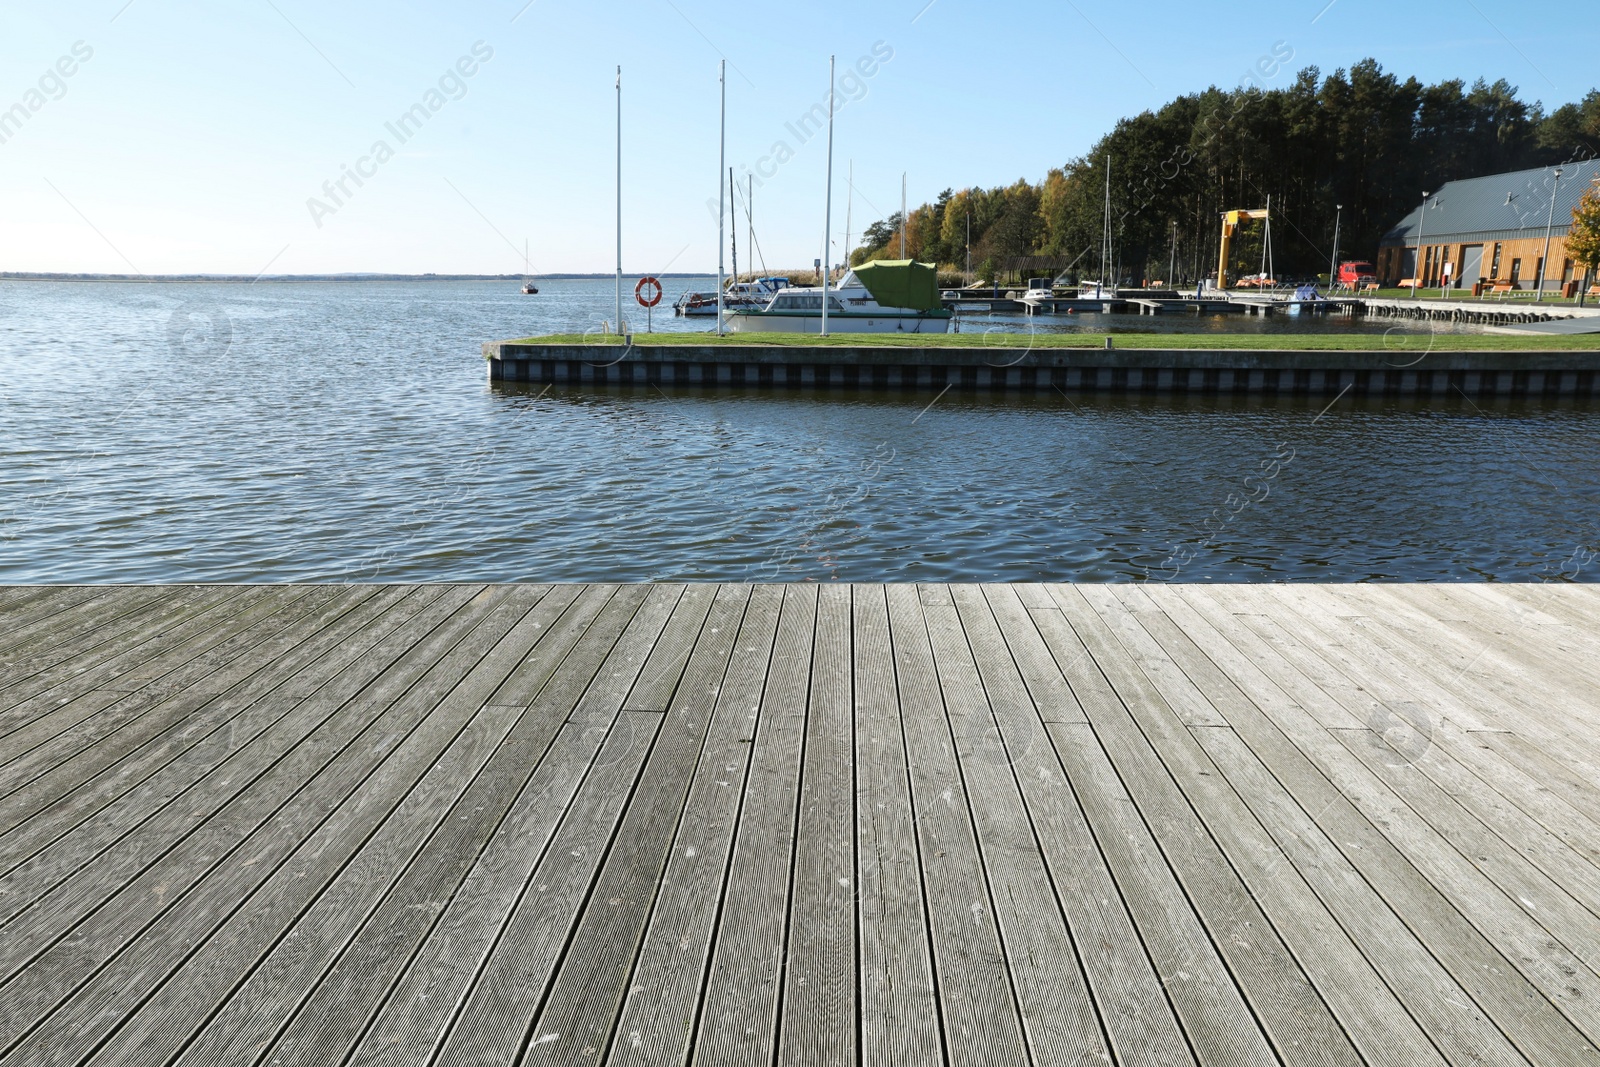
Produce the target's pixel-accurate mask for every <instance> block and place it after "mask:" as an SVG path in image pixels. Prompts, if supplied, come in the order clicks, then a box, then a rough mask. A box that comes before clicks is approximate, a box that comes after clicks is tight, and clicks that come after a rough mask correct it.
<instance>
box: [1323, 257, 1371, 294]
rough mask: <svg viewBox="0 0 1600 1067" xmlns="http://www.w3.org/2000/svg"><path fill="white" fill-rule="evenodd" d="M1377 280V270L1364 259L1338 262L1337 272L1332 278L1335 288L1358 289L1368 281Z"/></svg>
mask: <svg viewBox="0 0 1600 1067" xmlns="http://www.w3.org/2000/svg"><path fill="white" fill-rule="evenodd" d="M1377 280H1378V272H1377V271H1375V270H1374V269H1373V268H1372V264H1371V263H1368V262H1367V261H1366V260H1364V259H1347V260H1345V261H1344V262H1343V263H1341V264H1339V273H1338V276H1336V277H1335V278H1334V279H1333V285H1334V288H1336V289H1350V290H1355V289H1360V288H1361V287H1362V286H1363V285H1366V284H1367V283H1368V282H1375V281H1377Z"/></svg>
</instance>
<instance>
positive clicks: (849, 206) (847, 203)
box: [844, 159, 856, 267]
mask: <svg viewBox="0 0 1600 1067" xmlns="http://www.w3.org/2000/svg"><path fill="white" fill-rule="evenodd" d="M844 184H845V198H844V265H845V266H846V267H848V266H850V213H851V211H853V210H854V209H855V206H856V161H855V160H853V159H852V160H851V161H850V170H849V177H847V178H845V181H844Z"/></svg>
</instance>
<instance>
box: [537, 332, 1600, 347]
mask: <svg viewBox="0 0 1600 1067" xmlns="http://www.w3.org/2000/svg"><path fill="white" fill-rule="evenodd" d="M1112 337H1113V341H1112V343H1113V344H1114V345H1115V346H1116V347H1117V348H1132V349H1139V348H1163V349H1182V348H1197V349H1237V350H1240V351H1251V350H1262V349H1269V350H1275V351H1305V352H1315V351H1338V352H1360V351H1393V352H1423V351H1427V350H1430V349H1438V350H1441V351H1455V352H1468V351H1470V352H1480V351H1481V352H1505V351H1529V352H1546V351H1551V350H1555V351H1574V350H1578V351H1600V334H1579V335H1576V336H1570V337H1543V336H1539V335H1537V334H1530V335H1528V336H1526V337H1519V336H1513V335H1510V334H1454V333H1439V334H1430V333H1428V332H1427V331H1425V330H1421V331H1418V330H1405V331H1399V330H1397V331H1395V332H1394V333H1391V334H1376V333H1358V334H1342V333H1341V334H1331V333H1329V334H1323V333H1280V334H1238V333H1118V334H1113V335H1112ZM508 343H510V344H522V345H596V346H613V347H614V346H615V345H616V343H617V338H616V337H614V336H608V335H604V334H577V333H568V334H552V335H550V336H548V337H524V338H521V339H520V340H517V341H512V342H508ZM633 343H634V344H635V345H638V346H641V347H643V346H656V345H669V346H670V345H683V346H690V347H700V346H714V345H761V346H776V347H785V348H824V347H832V348H1016V349H1028V348H1101V349H1103V348H1105V346H1106V335H1105V334H1099V333H1051V334H1032V335H1029V334H1025V333H987V334H985V333H952V334H884V333H876V334H873V333H868V334H861V333H855V334H833V335H832V336H829V337H818V336H816V335H815V334H798V333H741V334H726V335H724V336H722V337H718V336H717V335H716V334H713V333H636V334H634V335H633Z"/></svg>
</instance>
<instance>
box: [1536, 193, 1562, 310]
mask: <svg viewBox="0 0 1600 1067" xmlns="http://www.w3.org/2000/svg"><path fill="white" fill-rule="evenodd" d="M1560 188H1561V168H1560V167H1557V168H1556V184H1555V188H1553V189H1551V190H1550V217H1549V218H1548V219H1546V220H1545V224H1544V255H1543V256H1542V257H1540V259H1539V285H1538V287H1537V289H1536V291H1535V292H1534V294H1533V299H1534V300H1536V301H1539V300H1543V299H1544V280H1545V277H1546V276H1547V275H1549V273H1550V231H1551V230H1552V229H1554V228H1555V223H1556V191H1557V190H1559V189H1560Z"/></svg>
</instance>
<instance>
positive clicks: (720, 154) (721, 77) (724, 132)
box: [717, 59, 728, 337]
mask: <svg viewBox="0 0 1600 1067" xmlns="http://www.w3.org/2000/svg"><path fill="white" fill-rule="evenodd" d="M717 81H718V83H719V84H720V85H721V87H722V127H721V133H720V134H719V137H720V140H719V141H718V144H719V146H720V147H719V148H718V149H717V336H718V337H721V336H722V252H723V248H722V246H723V244H724V241H723V229H724V227H725V226H726V225H727V223H726V220H725V216H726V213H727V210H728V209H727V204H726V201H725V200H724V199H723V195H722V172H723V170H724V169H726V167H727V165H728V61H727V60H726V59H724V60H723V61H722V64H721V66H719V67H718V69H717Z"/></svg>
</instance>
